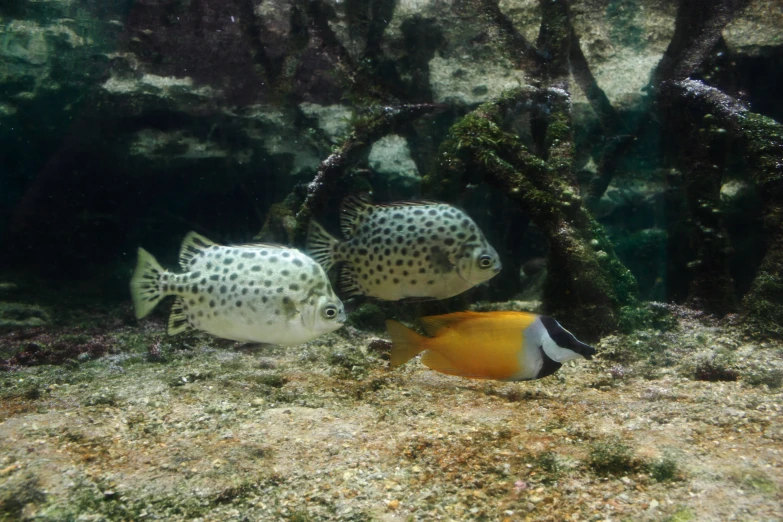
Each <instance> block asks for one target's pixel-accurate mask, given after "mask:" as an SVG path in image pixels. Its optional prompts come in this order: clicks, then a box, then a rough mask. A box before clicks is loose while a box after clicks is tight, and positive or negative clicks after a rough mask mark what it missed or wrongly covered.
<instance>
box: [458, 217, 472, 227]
mask: <svg viewBox="0 0 783 522" xmlns="http://www.w3.org/2000/svg"><path fill="white" fill-rule="evenodd" d="M469 225H470V220H469V219H463V220H462V223H460V226H461V227H462V228H468V226H469Z"/></svg>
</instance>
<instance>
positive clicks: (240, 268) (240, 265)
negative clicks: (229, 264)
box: [237, 263, 245, 270]
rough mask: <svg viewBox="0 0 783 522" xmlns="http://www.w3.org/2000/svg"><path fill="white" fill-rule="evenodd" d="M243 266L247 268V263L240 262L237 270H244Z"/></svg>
mask: <svg viewBox="0 0 783 522" xmlns="http://www.w3.org/2000/svg"><path fill="white" fill-rule="evenodd" d="M243 268H245V263H239V264H238V265H237V270H242V269H243Z"/></svg>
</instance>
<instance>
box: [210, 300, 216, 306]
mask: <svg viewBox="0 0 783 522" xmlns="http://www.w3.org/2000/svg"><path fill="white" fill-rule="evenodd" d="M209 307H210V308H215V300H214V299H210V300H209Z"/></svg>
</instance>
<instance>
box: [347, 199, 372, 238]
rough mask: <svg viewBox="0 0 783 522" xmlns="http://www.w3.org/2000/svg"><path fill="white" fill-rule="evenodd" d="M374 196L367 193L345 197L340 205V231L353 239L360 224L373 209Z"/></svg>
mask: <svg viewBox="0 0 783 522" xmlns="http://www.w3.org/2000/svg"><path fill="white" fill-rule="evenodd" d="M373 206H374V205H373V202H372V196H371V195H370V194H368V193H367V192H364V193H361V194H353V195H351V196H347V197H345V198H344V199H343V200H342V202H341V203H340V231H341V232H342V233H343V237H346V238H351V237H353V235H354V234H355V233H356V229H357V228H358V227H359V224H360V223H361V222H362V220H363V219H364V218H365V216H366V215H367V214H369V213H370V211H371V210H372V208H373Z"/></svg>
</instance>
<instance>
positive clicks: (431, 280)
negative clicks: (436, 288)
mask: <svg viewBox="0 0 783 522" xmlns="http://www.w3.org/2000/svg"><path fill="white" fill-rule="evenodd" d="M427 284H428V285H434V284H435V281H434V280H433V279H430V280H429V281H427Z"/></svg>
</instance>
